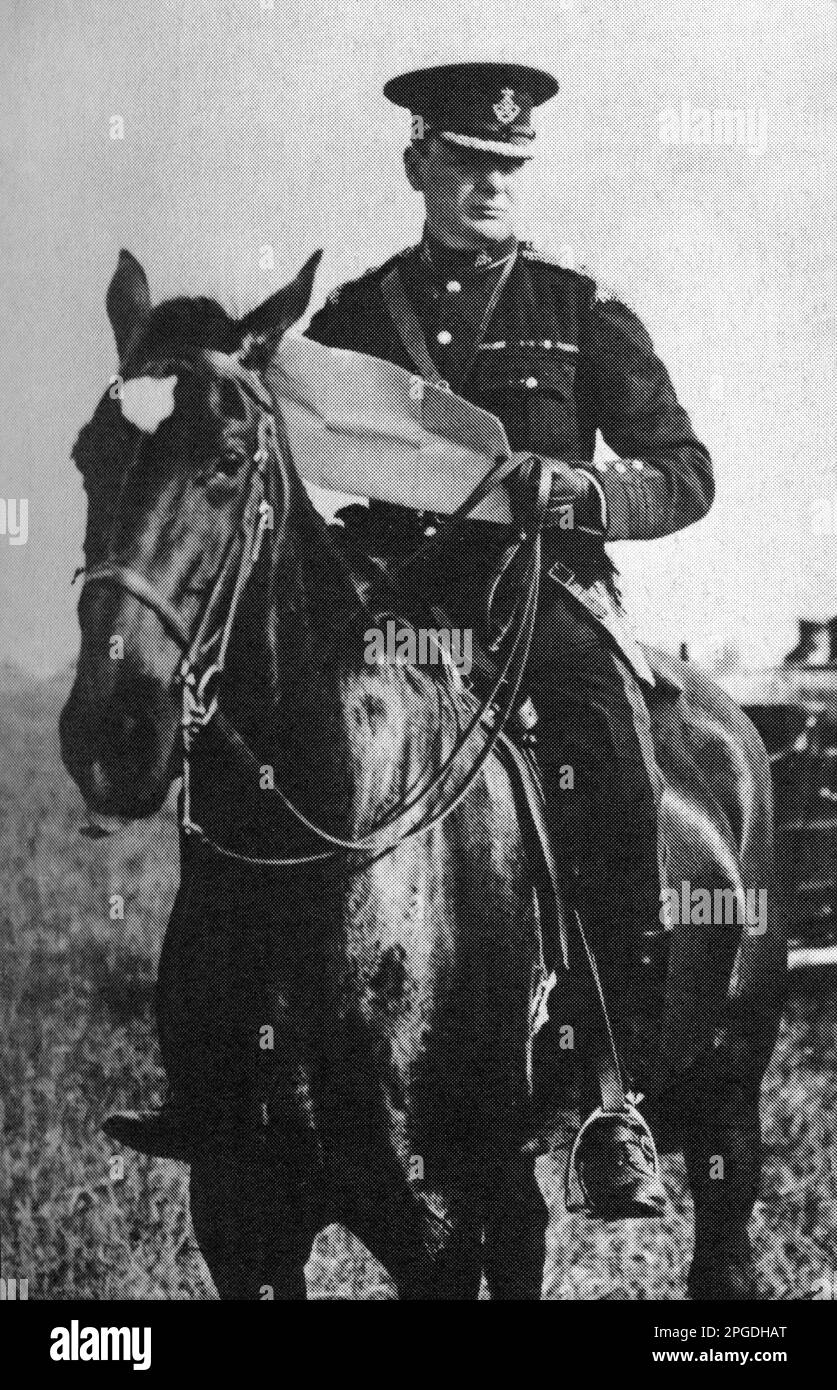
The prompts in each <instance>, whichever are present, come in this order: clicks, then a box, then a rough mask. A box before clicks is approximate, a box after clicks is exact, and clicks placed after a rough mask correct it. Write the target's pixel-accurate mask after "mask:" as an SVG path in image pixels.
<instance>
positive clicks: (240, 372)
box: [60, 251, 321, 818]
mask: <svg viewBox="0 0 837 1390" xmlns="http://www.w3.org/2000/svg"><path fill="white" fill-rule="evenodd" d="M320 254H321V253H319V252H317V253H316V254H315V255H314V256H312V257H311V259H310V260H309V261H308V263H307V264H306V265H305V266H304V267H303V269H302V270H301V271H300V273H299V275H298V276H297V277H296V279H295V280H293V281H292V282H291V283H290V284H289V285H287V286H286V287H285V288H284V289H282V290H279V291H278V292H277V293H276V294H274V295H272V296H271V297H270V298H269V299H267V300H266V301H265V302H264V303H263V304H262V305H260V306H259V307H258V308H257V309H255V310H254V311H253V312H252V313H250V314H248V315H246V316H245V317H244V318H242V319H240V320H235V319H232V318H230V317H229V316H228V315H227V314H226V313H225V311H224V310H223V309H222V308H221V307H220V305H218V304H216V303H215V302H214V301H212V300H209V299H185V298H184V299H173V300H169V301H167V302H166V303H163V304H161V305H159V306H158V307H157V308H152V305H151V297H150V294H149V287H148V280H147V278H146V275H145V272H144V270H143V269H142V266H141V265H140V264H139V262H138V261H136V260H135V258H134V257H133V256H131V255H130V254H129V253H128V252H127V251H122V252H121V253H120V257H119V263H118V266H117V269H116V272H115V274H114V277H113V280H112V281H111V284H110V287H109V289H108V293H107V301H106V303H107V312H108V317H109V319H110V322H111V326H112V328H113V331H114V336H115V338H116V346H117V350H118V354H119V362H120V370H119V376H118V377H117V378H116V379H115V380H114V382H113V383H112V385H111V386H110V388H109V389H108V391H107V392H106V393H105V395H104V396H103V398H102V400H101V401H100V402H99V405H98V406H97V408H96V410H95V413H94V415H93V417H92V419H91V420H90V422H89V423H88V424H87V425H85V426H84V428H83V429H82V430H81V432H80V434H79V437H78V440H77V441H76V444H75V447H74V450H73V458H74V460H75V463H76V465H77V467H78V468H79V470H80V472H81V474H82V477H83V480H84V487H85V491H86V494H87V527H86V534H85V541H84V555H85V575H86V577H85V583H84V587H83V589H82V594H81V598H80V601H79V622H80V626H81V648H80V654H79V659H78V664H77V669H76V677H75V682H74V684H73V688H72V691H71V693H70V696H69V699H68V701H67V704H66V706H65V708H64V710H63V712H62V715H61V725H60V728H61V747H62V756H63V759H64V763H65V765H66V767H67V769H68V771H69V772H70V774H71V776H72V777H73V779H74V780H75V781H76V783H77V784H78V786H79V788H80V789H81V792H82V794H83V796H84V798H85V801H86V802H87V804H88V807H89V808H90V809H91V810H92V811H94V812H97V813H99V814H103V815H117V816H121V817H126V818H135V817H139V816H147V815H151V814H153V813H154V812H155V811H156V810H158V809H159V807H160V806H161V805H162V803H163V801H164V800H165V796H166V793H167V791H168V788H169V786H170V784H171V782H172V780H173V777H174V775H175V772H176V756H177V752H178V747H179V726H180V708H181V706H180V693H179V691H178V677H179V675H180V674H181V671H182V667H183V661H184V657H186V656H187V654H189V653H190V652H191V651H192V650H193V649H194V647H195V644H196V643H201V642H202V641H203V640H204V639H205V638H207V637H208V636H209V633H208V626H209V625H210V624H212V625H213V628H214V623H215V619H216V614H217V613H223V605H224V602H225V601H226V602H227V603H229V600H230V598H231V593H232V589H233V587H234V585H235V580H236V576H237V574H239V573H240V572H241V564H240V563H239V562H240V561H241V559H242V556H243V548H244V547H245V546H246V544H247V541H248V539H250V538H251V537H250V536H248V532H247V528H248V525H251V523H252V516H251V515H250V512H248V508H250V510H251V511H252V506H251V504H253V503H254V502H256V503H258V501H259V497H258V495H257V493H258V489H257V486H256V484H257V482H258V481H259V475H260V474H263V471H264V470H263V468H260V464H261V465H263V463H264V456H265V441H264V438H263V433H264V429H265V425H266V423H267V422H269V421H271V420H272V415H271V404H270V399H269V397H268V396H266V393H265V391H264V387H263V386H262V385H261V380H260V377H259V375H258V373H259V371H260V369H261V368H262V367H263V366H264V365H266V363H267V362H268V361H269V359H270V356H271V354H272V351H273V349H274V348H275V346H276V344H277V343H278V342H279V340H280V339H281V337H282V336H283V334H284V333H285V332H286V331H287V330H288V328H290V327H291V326H292V325H293V324H294V323H296V322H297V321H298V320H299V319H300V318H301V317H302V315H303V314H304V313H305V310H306V308H307V306H308V301H309V299H310V295H311V290H312V288H313V282H314V275H315V272H316V268H317V264H318V262H319V258H320ZM262 481H263V478H262ZM284 481H285V485H286V487H290V486H291V485H292V482H291V480H290V479H286V480H284ZM295 484H296V486H299V487H301V484H300V483H299V481H298V479H297V480H295Z"/></svg>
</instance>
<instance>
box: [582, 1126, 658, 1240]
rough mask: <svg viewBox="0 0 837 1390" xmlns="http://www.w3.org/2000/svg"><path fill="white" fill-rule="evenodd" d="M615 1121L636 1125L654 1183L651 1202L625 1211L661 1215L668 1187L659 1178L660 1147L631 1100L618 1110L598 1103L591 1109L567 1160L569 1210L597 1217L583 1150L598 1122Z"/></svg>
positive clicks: (650, 1178)
mask: <svg viewBox="0 0 837 1390" xmlns="http://www.w3.org/2000/svg"><path fill="white" fill-rule="evenodd" d="M615 1120H624V1121H626V1122H627V1123H628V1124H629V1125H630V1126H631V1127H632V1128H635V1129H637V1130H638V1131H639V1133H638V1134H637V1141H638V1143H639V1145H640V1148H641V1150H642V1153H643V1155H644V1156H645V1158H647V1160H648V1161H649V1164H650V1171H649V1172H648V1174H647V1181H648V1182H649V1184H651V1199H650V1200H649V1201H648V1202H643V1203H639V1204H638V1205H637V1209H636V1210H635V1211H634V1212H627V1213H625V1214H626V1215H636V1216H644V1215H647V1216H659V1215H660V1213H661V1211H662V1209H663V1204H664V1201H665V1190H664V1188H663V1186H662V1182H661V1180H660V1159H659V1155H658V1153H657V1146H656V1144H655V1143H654V1136H653V1134H652V1133H651V1129H650V1127H649V1125H648V1121H647V1120H646V1119H645V1117H644V1116H643V1115H641V1114H640V1112H639V1111H638V1110H637V1108H636V1106H634V1105H631V1104H630V1103H629V1102H627V1103H626V1104H625V1107H624V1109H618V1110H605V1109H604V1107H603V1106H601V1105H599V1106H597V1108H596V1109H595V1110H594V1111H593V1112H592V1114H590V1115H588V1116H587V1119H586V1120H585V1121H584V1123H583V1124H582V1126H581V1128H580V1129H579V1131H578V1133H577V1135H576V1137H575V1141H574V1143H573V1146H572V1148H571V1150H570V1153H569V1157H568V1159H567V1167H566V1171H565V1173H564V1202H565V1205H566V1208H567V1211H568V1212H571V1213H573V1214H575V1213H578V1212H584V1213H585V1214H586V1215H588V1216H594V1217H595V1216H597V1215H598V1214H599V1213H598V1212H597V1211H596V1205H595V1202H594V1200H593V1198H592V1196H591V1193H590V1190H589V1188H588V1185H587V1182H586V1179H585V1176H584V1155H583V1153H582V1152H581V1151H582V1148H583V1146H585V1144H586V1141H587V1136H588V1134H589V1133H590V1131H591V1129H593V1128H594V1127H595V1126H597V1125H600V1124H602V1122H604V1123H605V1124H607V1125H610V1124H612V1122H613V1121H615ZM579 1160H581V1161H579ZM639 1176H641V1175H639ZM573 1178H575V1181H576V1184H577V1187H578V1190H579V1192H580V1194H581V1200H580V1201H579V1199H578V1198H577V1197H574V1195H573V1192H572V1180H573ZM654 1184H656V1186H657V1189H658V1191H657V1193H655V1192H654V1190H653V1186H654Z"/></svg>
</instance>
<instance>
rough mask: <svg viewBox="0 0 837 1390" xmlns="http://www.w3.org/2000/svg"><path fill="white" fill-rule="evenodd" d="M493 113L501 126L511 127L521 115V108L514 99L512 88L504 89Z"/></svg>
mask: <svg viewBox="0 0 837 1390" xmlns="http://www.w3.org/2000/svg"><path fill="white" fill-rule="evenodd" d="M491 109H492V111H493V112H494V115H495V116H496V117H497V120H498V121H499V122H500V124H501V125H511V123H512V121H514V120H516V119H517V117H518V116H519V115H520V107H519V106H518V104H517V102H516V101H515V99H514V92H513V91H512V89H511V87H504V88H503V90H502V91H501V93H500V100H499V101H495V103H494V105H493V106H492V108H491Z"/></svg>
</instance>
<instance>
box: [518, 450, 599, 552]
mask: <svg viewBox="0 0 837 1390" xmlns="http://www.w3.org/2000/svg"><path fill="white" fill-rule="evenodd" d="M512 458H514V459H519V460H520V464H519V467H518V468H517V469H516V470H515V472H514V473H512V474H511V476H510V477H509V478H508V479H507V480H506V484H505V486H506V490H507V492H508V494H509V502H510V504H511V509H512V516H513V517H514V520H515V523H516V525H518V526H521V527H524V528H525V527H526V525H527V523H528V522H529V521H530V519H531V518H532V516H533V515H534V513H535V510H536V507H537V502H538V494H539V490H540V486H541V475H542V470H543V469H546V470H548V473H549V500H548V502H547V506H546V513H545V515H544V522H543V524H544V526H545V527H558V528H560V529H561V530H565V531H579V530H581V531H585V532H588V533H590V532H592V533H593V534H595V535H599V536H603V535H604V526H603V524H602V499H601V495H600V493H599V490H598V488H597V487H596V485H595V483H594V482H593V479H592V478H591V476H590V474H589V473H586V472H585V471H584V470H583V469H580V468H573V467H572V466H571V465H570V464H568V463H562V462H561V461H560V460H559V459H541V458H539V457H538V456H537V455H536V454H528V453H520V454H513V455H512Z"/></svg>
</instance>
